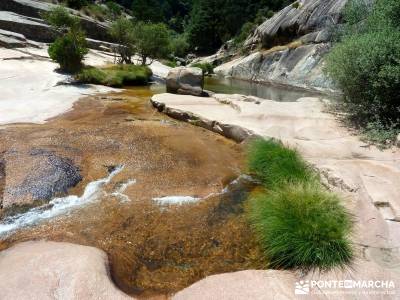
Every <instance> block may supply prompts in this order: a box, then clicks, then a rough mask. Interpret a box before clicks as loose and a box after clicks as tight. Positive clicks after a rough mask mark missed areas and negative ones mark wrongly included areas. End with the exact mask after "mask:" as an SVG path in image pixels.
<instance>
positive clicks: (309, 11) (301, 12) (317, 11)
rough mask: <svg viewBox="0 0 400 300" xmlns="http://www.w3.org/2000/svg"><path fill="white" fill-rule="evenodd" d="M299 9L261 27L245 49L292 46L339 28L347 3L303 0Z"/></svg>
mask: <svg viewBox="0 0 400 300" xmlns="http://www.w3.org/2000/svg"><path fill="white" fill-rule="evenodd" d="M301 2H302V3H301V5H300V7H298V8H296V7H295V6H293V5H288V6H287V7H285V8H284V9H282V10H281V11H279V12H278V13H276V14H275V15H274V16H273V17H272V18H270V19H268V20H266V21H265V22H264V23H262V24H261V25H260V26H259V27H258V28H257V29H256V30H255V32H254V34H253V35H252V36H250V37H249V38H248V39H247V40H246V42H245V46H250V45H252V44H257V43H260V42H261V43H262V44H263V46H264V47H272V46H275V45H279V44H281V45H282V44H283V43H285V42H289V41H291V40H293V39H295V38H297V37H300V36H301V35H304V34H307V33H309V32H312V31H316V30H321V29H322V28H326V27H328V26H332V25H336V24H338V23H339V21H340V19H341V13H342V10H343V7H344V6H345V4H346V2H347V0H304V1H301Z"/></svg>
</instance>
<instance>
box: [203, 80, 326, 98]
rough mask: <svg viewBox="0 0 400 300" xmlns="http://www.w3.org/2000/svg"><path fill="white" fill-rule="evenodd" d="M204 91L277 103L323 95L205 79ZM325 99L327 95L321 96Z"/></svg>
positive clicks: (286, 88) (248, 83) (238, 81)
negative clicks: (254, 97)
mask: <svg viewBox="0 0 400 300" xmlns="http://www.w3.org/2000/svg"><path fill="white" fill-rule="evenodd" d="M204 89H206V90H209V91H212V92H215V93H221V94H242V95H248V96H256V97H259V98H263V99H269V100H274V101H279V102H292V101H297V100H298V99H299V98H302V97H321V96H322V95H323V94H321V93H318V92H311V91H307V90H302V89H293V88H290V87H286V86H279V85H273V84H261V83H255V82H250V81H244V80H239V79H233V78H223V77H206V78H205V83H204ZM323 96H324V97H327V95H323Z"/></svg>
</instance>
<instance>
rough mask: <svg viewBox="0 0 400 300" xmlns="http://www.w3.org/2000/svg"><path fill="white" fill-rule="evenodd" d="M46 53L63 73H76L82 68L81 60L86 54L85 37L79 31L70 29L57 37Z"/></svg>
mask: <svg viewBox="0 0 400 300" xmlns="http://www.w3.org/2000/svg"><path fill="white" fill-rule="evenodd" d="M48 52H49V56H50V58H51V59H52V60H54V61H56V62H57V63H59V64H60V68H61V69H62V70H63V71H66V72H76V71H78V70H79V69H80V68H81V67H82V60H83V58H84V56H85V55H86V54H87V53H88V49H87V47H86V40H85V35H84V33H83V32H82V31H80V30H75V29H72V30H70V31H68V32H67V33H66V34H64V35H63V36H60V37H58V38H57V39H56V40H55V41H54V43H52V44H51V45H50V47H49V50H48Z"/></svg>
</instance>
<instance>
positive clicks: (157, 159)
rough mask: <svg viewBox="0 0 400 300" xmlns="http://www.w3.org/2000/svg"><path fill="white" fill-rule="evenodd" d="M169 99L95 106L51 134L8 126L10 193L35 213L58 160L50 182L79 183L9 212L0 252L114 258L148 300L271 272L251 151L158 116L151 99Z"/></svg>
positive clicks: (121, 283)
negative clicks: (48, 250)
mask: <svg viewBox="0 0 400 300" xmlns="http://www.w3.org/2000/svg"><path fill="white" fill-rule="evenodd" d="M162 89H163V87H162V86H160V85H156V86H152V87H150V88H149V87H144V88H132V89H129V90H126V91H124V92H122V93H112V94H107V95H99V96H91V97H88V98H86V99H83V100H80V101H78V102H77V103H76V104H75V106H74V108H73V109H72V110H71V111H69V112H67V113H65V114H64V115H61V116H58V117H56V118H54V119H52V120H49V122H47V123H45V124H41V125H34V124H19V125H8V126H6V127H4V128H3V129H2V130H1V131H0V154H1V156H0V165H2V166H3V167H2V168H0V169H4V172H3V173H4V174H5V175H4V176H3V178H5V179H6V180H3V181H2V179H1V178H2V176H1V174H0V188H1V189H2V190H3V192H4V195H14V196H15V197H14V198H13V197H11V198H13V199H14V200H15V201H17V200H18V201H20V202H18V203H31V202H29V201H31V200H32V196H31V195H30V193H29V190H28V191H26V189H24V186H25V185H26V183H30V182H32V181H34V183H36V182H41V181H40V180H41V178H38V177H37V176H39V175H40V176H42V175H43V176H44V178H46V180H47V181H49V182H50V183H53V182H54V181H55V179H54V178H56V177H54V176H55V175H54V174H53V173H51V174H50V175H48V174H47V173H46V172H47V171H46V172H44V171H43V170H41V169H40V172H39V168H38V166H42V165H43V164H44V163H48V162H49V161H50V162H51V163H52V164H53V165H55V166H53V165H52V168H50V169H49V170H50V171H51V172H55V171H54V168H56V171H57V170H58V169H57V168H60V167H62V168H65V167H64V165H65V162H68V164H67V165H68V166H69V165H74V166H76V168H75V169H77V170H79V173H80V178H82V180H81V181H80V182H79V183H78V184H77V185H76V186H75V187H72V188H69V189H68V193H67V194H65V193H62V189H59V191H58V192H57V193H56V194H55V195H54V196H53V197H52V198H51V199H49V201H39V200H37V201H34V202H33V204H34V207H32V204H30V205H28V204H25V205H23V206H22V208H23V209H18V210H14V209H8V210H7V211H6V209H5V208H4V209H3V210H4V211H3V212H1V210H0V218H1V213H3V217H2V219H0V250H1V249H6V248H8V247H10V246H12V245H13V244H15V243H18V242H21V241H26V240H32V239H33V240H35V239H47V240H53V241H65V242H71V243H77V244H82V245H89V246H94V247H97V248H100V249H102V250H104V251H105V252H106V253H107V254H108V257H109V260H110V269H111V274H112V278H113V280H114V281H115V283H116V284H117V285H118V287H120V288H121V289H122V290H123V291H125V292H126V293H129V294H132V295H138V296H141V297H147V296H153V295H168V294H170V293H173V292H176V291H178V290H180V289H182V288H184V287H187V286H188V285H190V284H192V283H193V282H195V281H197V280H199V279H201V278H203V277H205V276H208V275H212V274H217V273H224V272H231V271H237V270H243V269H249V268H250V269H251V268H262V267H263V266H265V262H264V261H263V259H262V257H263V255H262V253H261V250H260V248H259V246H258V244H257V243H256V241H255V240H254V237H253V234H252V233H251V229H250V228H249V226H248V222H247V220H246V218H245V216H244V210H245V206H246V205H245V203H246V199H247V197H248V195H249V193H251V192H252V191H253V190H254V189H255V188H256V184H255V183H254V182H253V181H252V180H251V178H248V177H246V176H243V175H242V174H243V172H244V155H243V152H244V151H243V150H244V149H243V148H242V146H241V145H238V144H236V143H234V142H232V141H230V140H227V139H225V138H223V137H221V136H219V135H216V134H214V133H211V132H209V131H207V130H205V129H202V128H198V127H195V126H192V125H189V124H185V123H181V122H177V121H175V120H172V119H170V118H168V117H166V116H164V115H162V114H160V113H158V112H157V111H156V110H155V109H153V108H152V107H151V105H150V103H149V98H150V97H151V95H152V94H153V93H155V92H159V91H162ZM22 141H23V142H22ZM55 157H57V158H59V159H58V160H55ZM60 161H61V162H63V163H62V164H61V163H60ZM3 162H6V164H5V167H4V163H3ZM72 169H73V170H75V169H74V168H72ZM46 170H47V169H46ZM63 171H66V172H67V174H70V173H68V172H71V170H70V169H69V168H68V169H67V170H64V169H63ZM32 174H33V175H32ZM38 174H39V175H38ZM55 174H58V173H57V172H55ZM32 176H33V177H32ZM35 176H36V177H35ZM32 178H33V179H34V180H32ZM57 178H58V177H57ZM61 178H63V177H61ZM57 180H58V179H57ZM47 181H44V182H45V183H46V184H48V182H47ZM57 184H59V182H58V181H57ZM21 187H22V188H21ZM34 187H35V188H37V184H36V185H34ZM21 190H22V191H23V192H24V193H15V192H13V191H21ZM10 193H11V194H10ZM12 193H14V194H12ZM17 196H18V197H20V198H18V197H17ZM3 200H6V198H4V199H3ZM5 203H6V202H5V201H3V205H5ZM29 206H31V207H29Z"/></svg>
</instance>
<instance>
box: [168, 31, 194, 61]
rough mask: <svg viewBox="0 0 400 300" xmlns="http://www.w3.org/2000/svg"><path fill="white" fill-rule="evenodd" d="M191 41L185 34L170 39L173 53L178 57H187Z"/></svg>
mask: <svg viewBox="0 0 400 300" xmlns="http://www.w3.org/2000/svg"><path fill="white" fill-rule="evenodd" d="M189 47H190V46H189V43H188V42H187V40H186V37H185V35H183V34H180V35H175V36H174V37H173V38H172V39H171V41H170V49H171V54H172V55H174V56H178V57H185V56H186V55H187V54H188V50H189Z"/></svg>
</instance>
